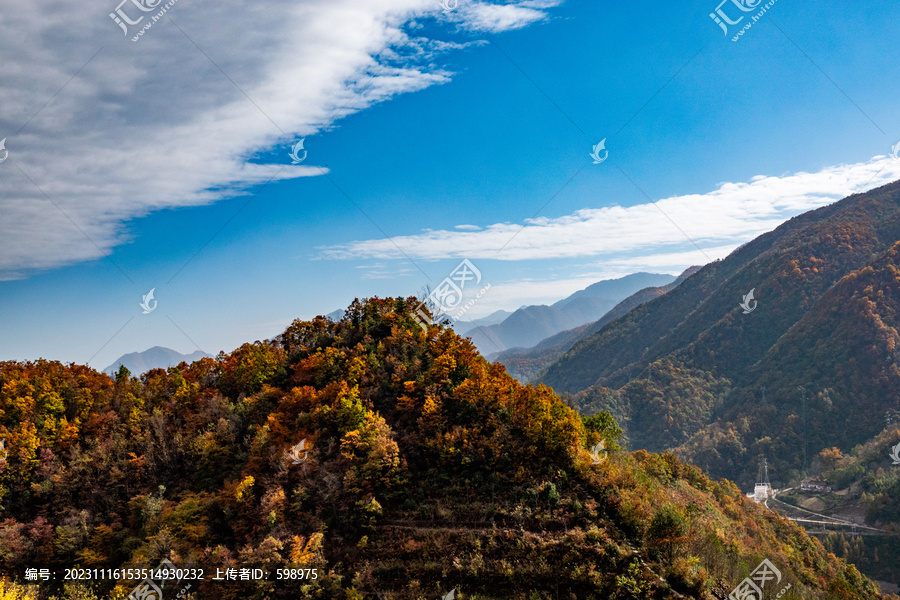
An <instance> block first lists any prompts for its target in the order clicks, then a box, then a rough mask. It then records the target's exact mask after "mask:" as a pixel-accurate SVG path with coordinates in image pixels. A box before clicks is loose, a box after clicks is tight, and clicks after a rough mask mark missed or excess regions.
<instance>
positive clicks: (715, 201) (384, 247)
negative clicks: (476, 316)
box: [321, 156, 900, 266]
mask: <svg viewBox="0 0 900 600" xmlns="http://www.w3.org/2000/svg"><path fill="white" fill-rule="evenodd" d="M897 178H900V161H898V160H895V159H892V158H888V157H884V156H877V157H874V158H873V159H872V160H870V161H868V162H863V163H856V164H851V165H838V166H833V167H828V168H826V169H822V170H821V171H818V172H816V173H805V172H801V173H794V174H790V175H783V176H779V177H774V176H757V177H754V178H753V179H751V180H750V181H749V182H745V183H744V182H738V183H722V184H720V185H719V186H718V187H717V188H716V189H715V190H713V191H711V192H708V193H705V194H690V195H684V196H673V197H669V198H663V199H661V200H659V201H658V202H656V203H655V205H654V204H653V203H649V202H648V203H644V204H637V205H634V206H630V207H627V208H626V207H622V206H611V207H605V208H586V209H583V210H579V211H576V212H575V213H573V214H570V215H566V216H563V217H558V218H546V217H541V218H536V219H527V220H526V221H525V222H524V223H522V224H516V223H497V224H494V225H490V226H487V227H485V228H484V229H482V230H480V231H470V230H468V228H469V226H463V227H457V228H455V229H456V230H437V231H426V232H424V233H420V234H414V235H407V236H398V237H394V238H393V239H391V240H384V239H372V240H361V241H354V242H350V243H348V244H343V245H336V246H329V247H325V248H321V255H322V256H323V257H324V258H333V259H360V258H366V259H373V258H374V259H391V258H401V257H402V256H403V255H402V254H401V253H400V250H401V249H402V251H403V253H405V255H407V256H410V257H412V258H414V259H415V258H420V259H425V260H428V259H442V258H469V259H497V260H506V261H516V260H536V259H551V258H574V257H592V256H597V257H599V256H610V257H615V260H616V261H619V262H621V261H623V260H624V261H626V262H630V264H631V265H632V266H638V265H643V266H652V265H654V264H657V265H659V266H663V265H664V264H668V265H670V266H674V265H678V266H688V265H690V264H696V263H697V262H705V260H701V261H698V259H703V258H704V256H709V257H710V258H718V257H721V256H722V255H724V254H727V253H728V251H730V250H732V249H734V248H736V247H737V246H739V245H740V244H742V243H745V242H747V241H749V240H751V239H753V238H754V237H756V236H758V235H760V234H762V233H764V232H766V231H770V230H772V229H774V228H775V227H777V226H778V225H780V224H781V223H783V222H784V221H785V220H787V219H788V218H790V217H792V216H794V215H796V214H799V213H801V212H804V211H807V210H810V209H813V208H817V207H820V206H824V205H827V204H830V203H832V202H834V201H836V200H839V199H840V198H843V197H845V196H847V195H850V194H852V193H856V192H862V191H865V190H867V189H872V188H874V187H877V186H880V185H884V184H885V183H888V182H890V181H893V180H895V179H897ZM673 221H674V223H676V224H677V225H678V226H677V227H676V226H675V225H673V223H672V222H673ZM694 244H696V245H697V246H700V247H701V248H703V252H699V251H696V249H692V248H693V245H694ZM704 253H705V255H704ZM723 253H724V254H723ZM712 254H716V255H719V256H713V255H712ZM673 255H677V256H673ZM667 256H668V258H666V257H667ZM623 257H631V258H623ZM641 257H652V259H650V258H641ZM690 257H693V258H690ZM684 258H690V260H686V261H684V262H682V260H683V259H684Z"/></svg>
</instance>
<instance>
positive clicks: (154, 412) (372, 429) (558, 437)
mask: <svg viewBox="0 0 900 600" xmlns="http://www.w3.org/2000/svg"><path fill="white" fill-rule="evenodd" d="M417 303H418V302H417V301H416V300H415V299H414V298H408V299H401V298H397V299H372V300H366V301H358V302H355V303H354V304H353V305H351V306H350V307H349V309H348V310H347V311H346V313H345V315H344V317H343V318H342V319H341V320H340V321H338V322H334V321H331V320H329V319H326V318H324V317H319V318H317V319H315V320H313V321H311V322H304V321H295V322H294V323H293V324H292V325H291V326H289V327H288V328H287V329H286V330H285V332H284V333H283V334H282V335H281V336H279V338H278V339H276V340H272V341H267V342H255V343H248V344H244V345H243V346H241V347H240V348H238V349H237V350H235V351H234V352H232V353H231V354H220V355H219V356H218V357H216V358H215V359H213V358H204V359H201V360H199V361H196V362H194V363H192V364H186V363H182V364H181V365H179V366H178V367H173V368H170V369H168V370H166V371H164V370H161V369H157V370H154V371H150V372H148V373H147V374H145V375H144V376H143V377H141V378H140V379H137V378H134V377H131V376H130V374H129V373H128V372H127V371H126V370H124V369H123V370H120V372H119V373H118V374H117V376H116V377H115V378H114V379H111V378H109V377H108V376H106V375H104V374H101V373H98V372H96V371H94V370H92V369H90V368H88V367H85V366H79V365H62V364H60V363H56V362H48V361H38V362H33V363H17V362H6V363H0V439H2V440H3V441H4V444H5V451H0V459H2V458H4V454H5V460H0V573H2V576H3V578H5V580H6V582H5V583H3V584H0V585H2V586H3V589H6V591H5V592H4V591H0V598H19V597H26V598H36V597H38V596H40V597H42V598H46V597H48V596H49V595H51V594H52V595H55V597H57V598H79V599H90V598H105V597H111V596H115V597H123V596H124V595H126V594H127V593H128V592H129V591H131V589H132V588H134V587H135V585H136V583H135V582H134V581H124V580H121V579H120V580H119V581H109V580H106V581H100V582H93V583H90V582H84V581H83V582H81V583H79V584H77V585H76V584H75V583H73V582H68V583H66V582H65V581H63V579H62V578H63V573H64V571H65V569H66V568H70V567H76V566H78V567H83V568H90V569H103V568H110V569H112V568H119V567H133V568H150V567H155V566H157V565H158V564H159V563H160V561H161V560H163V559H167V560H169V561H171V563H172V564H174V565H176V566H177V567H178V568H189V567H197V568H205V569H207V570H210V569H212V570H214V569H215V568H222V569H224V568H238V569H239V568H251V567H254V568H260V569H264V570H265V572H266V573H270V574H271V577H270V578H269V579H257V580H251V581H237V582H222V581H209V580H206V581H204V582H195V583H194V584H193V586H192V587H191V588H190V589H189V590H187V591H186V593H185V595H183V596H182V598H217V599H221V600H230V599H238V598H240V599H244V598H316V599H323V600H324V599H343V598H347V599H358V600H361V599H364V598H370V599H371V598H376V597H378V598H391V599H400V598H403V599H420V598H435V599H437V598H441V597H445V596H446V595H447V594H448V593H449V592H450V591H451V590H455V597H456V598H459V599H462V600H468V599H470V598H472V599H474V598H481V599H485V598H503V599H506V598H509V599H512V598H523V599H524V598H528V599H537V598H548V599H549V598H553V599H558V598H565V599H577V600H582V599H585V600H588V599H598V600H599V599H604V600H606V599H608V598H616V599H631V598H685V597H689V598H720V599H721V598H725V597H727V595H728V594H729V592H730V591H731V590H732V589H733V588H735V586H737V585H738V584H739V583H740V582H741V581H742V580H743V579H744V578H745V577H747V576H748V575H749V574H750V573H751V571H753V570H754V569H755V568H756V567H757V565H759V564H760V563H761V561H762V560H763V559H767V560H768V561H770V563H771V564H772V565H774V566H776V567H777V569H778V570H779V572H780V575H781V577H780V580H779V582H778V585H779V587H778V588H777V589H774V588H773V590H772V593H773V594H775V593H776V592H778V590H780V589H785V588H786V591H785V592H784V593H783V594H782V595H781V598H783V599H785V600H789V599H791V598H809V599H813V598H817V599H821V598H826V599H838V598H840V599H848V598H872V599H874V598H878V597H879V595H878V594H877V592H876V589H875V587H874V586H873V585H872V584H871V583H870V582H868V581H867V580H866V579H865V578H864V577H862V576H861V575H860V574H859V572H858V571H857V570H856V568H854V567H852V566H848V565H847V564H846V563H844V562H842V561H841V560H839V559H837V558H835V557H834V556H833V555H830V554H829V553H827V552H825V551H824V549H823V548H822V546H821V544H819V542H817V541H816V540H814V539H811V538H809V537H808V536H807V535H806V533H805V532H804V531H803V530H802V529H801V528H799V527H797V526H795V525H793V524H791V523H790V522H788V521H785V520H783V519H781V518H780V517H778V516H777V515H775V514H774V513H771V512H769V511H767V510H765V509H764V508H762V507H760V506H757V505H755V504H753V503H752V502H749V501H748V500H747V499H746V498H744V497H743V495H742V494H741V492H740V490H738V488H737V487H736V486H734V485H733V484H731V483H729V482H727V481H721V482H713V481H711V480H710V479H708V478H707V477H706V476H705V475H704V474H703V473H702V472H701V471H700V470H699V469H697V468H695V467H691V466H687V465H685V464H682V463H681V462H679V461H678V459H676V458H675V457H674V456H673V455H672V454H668V453H667V454H648V453H646V452H643V451H639V452H635V453H625V452H623V451H621V449H620V447H619V445H618V443H617V442H618V440H619V436H620V433H621V430H619V428H618V427H617V426H616V423H615V421H614V420H613V419H612V418H611V417H610V416H609V415H607V414H602V413H601V414H599V415H597V416H595V417H592V418H584V417H579V416H578V414H577V413H575V412H574V411H573V410H572V409H571V408H569V407H568V406H566V405H565V404H564V403H563V402H561V401H560V400H559V399H558V398H557V397H556V396H555V395H554V394H553V393H552V392H551V391H550V390H549V389H547V388H544V387H529V386H523V385H520V384H519V383H518V382H516V381H515V380H514V379H513V378H512V377H510V376H509V375H508V374H507V373H506V372H505V370H504V368H503V367H502V366H501V365H498V364H493V365H492V364H489V363H487V362H486V361H485V360H484V359H483V358H481V357H480V356H479V355H478V354H477V352H476V351H475V349H474V347H473V346H472V344H471V343H470V342H469V341H467V340H465V339H464V338H460V337H459V336H457V335H456V334H455V333H453V332H452V331H451V330H448V329H444V328H442V327H439V326H435V327H431V328H430V329H429V330H428V332H427V333H425V332H423V331H422V330H421V329H420V327H419V325H418V323H417V322H416V321H415V320H414V318H413V314H412V311H413V310H414V309H415V307H416V305H417ZM301 442H303V443H302V444H301ZM600 442H602V443H603V445H604V446H605V448H603V447H602V446H598V444H599V443H600ZM588 449H592V451H591V452H589V451H588ZM28 568H47V569H52V570H54V571H55V572H56V573H57V577H56V579H55V580H50V581H47V582H41V583H38V584H35V583H34V582H26V581H24V574H25V572H26V569H28ZM285 568H292V569H295V570H296V569H306V570H307V571H306V572H307V573H309V572H310V570H312V569H315V572H316V574H317V577H316V578H315V579H304V580H294V581H276V580H275V573H276V572H277V569H285ZM207 577H208V576H207ZM13 580H15V581H17V582H18V583H11V582H12V581H13ZM26 583H27V584H28V585H27V586H25V587H20V586H23V585H24V584H26ZM788 586H789V587H788ZM169 589H170V588H166V590H167V591H166V594H167V595H166V598H169V597H170V596H169V595H168V594H169V592H168V590H169ZM176 589H178V588H176ZM767 593H768V588H767ZM4 594H6V595H5V596H4ZM172 597H174V596H172Z"/></svg>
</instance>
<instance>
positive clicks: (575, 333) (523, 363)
mask: <svg viewBox="0 0 900 600" xmlns="http://www.w3.org/2000/svg"><path fill="white" fill-rule="evenodd" d="M699 270H700V267H696V266H695V267H690V268H688V269H686V270H685V271H684V272H683V273H682V274H681V275H679V276H678V278H677V279H675V281H673V282H672V283H669V284H667V285H663V286H654V287H647V288H644V289H642V290H639V291H637V292H635V293H634V294H632V295H631V296H629V297H628V298H625V299H624V300H622V301H621V302H619V303H618V304H617V305H616V306H615V307H613V309H612V310H610V311H609V312H607V313H606V314H604V315H603V316H602V317H600V319H598V320H597V321H594V322H592V323H585V324H584V325H580V326H578V327H575V328H573V329H567V330H565V331H561V332H559V333H557V334H555V335H552V336H550V337H548V338H546V339H544V340H542V341H541V342H540V343H538V344H537V345H535V346H533V347H531V348H510V349H509V350H506V351H504V352H500V353H498V354H495V355H493V356H491V357H490V358H491V359H492V360H494V361H496V362H499V363H501V364H503V365H504V366H505V367H506V370H507V371H508V372H509V374H510V375H512V376H513V377H515V378H516V379H518V380H519V381H521V382H523V383H524V382H527V381H529V380H530V379H531V378H532V377H534V376H535V375H537V374H538V373H539V372H540V371H541V370H542V369H544V368H545V367H547V366H548V365H550V364H551V363H553V362H554V361H556V360H557V359H559V357H561V356H562V355H563V354H564V353H565V352H566V351H567V350H569V348H571V347H572V346H574V345H575V344H576V343H577V342H578V341H580V340H582V339H584V338H586V337H588V336H590V335H592V334H594V333H596V332H598V331H600V330H601V329H602V328H603V326H604V325H606V324H607V323H609V322H610V321H613V320H615V319H617V318H619V317H621V316H622V315H624V314H626V313H627V312H628V311H630V310H631V309H633V308H635V307H637V306H640V305H641V304H643V303H645V302H649V301H650V300H653V299H654V298H658V297H659V296H662V295H663V294H665V293H668V292H670V291H672V290H673V289H675V288H676V287H678V285H679V284H680V283H681V282H682V281H684V280H685V279H687V278H688V277H690V276H691V275H693V274H694V273H696V272H697V271H699ZM573 295H574V294H573ZM570 298H571V296H570Z"/></svg>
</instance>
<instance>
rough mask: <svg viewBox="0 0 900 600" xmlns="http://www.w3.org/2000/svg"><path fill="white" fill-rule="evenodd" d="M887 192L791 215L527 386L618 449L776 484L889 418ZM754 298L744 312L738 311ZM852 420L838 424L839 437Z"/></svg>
mask: <svg viewBox="0 0 900 600" xmlns="http://www.w3.org/2000/svg"><path fill="white" fill-rule="evenodd" d="M898 240H900V183H893V184H890V185H887V186H884V187H881V188H878V189H875V190H872V191H870V192H868V193H865V194H857V195H853V196H850V197H848V198H845V199H843V200H841V201H839V202H836V203H834V204H832V205H829V206H826V207H824V208H820V209H817V210H814V211H810V212H807V213H804V214H802V215H800V216H797V217H795V218H793V219H791V220H789V221H788V222H786V223H784V224H783V225H781V226H780V227H778V228H777V229H775V230H774V231H772V232H769V233H766V234H764V235H762V236H760V237H758V238H756V239H755V240H753V241H751V242H750V243H748V244H745V245H744V246H742V247H740V248H738V249H737V250H735V251H734V252H733V253H732V254H731V255H729V256H728V257H727V258H725V259H724V260H720V261H715V262H713V263H711V264H709V265H706V266H705V267H703V268H702V269H700V270H699V271H697V272H696V273H694V274H693V275H691V276H690V277H688V278H687V279H686V280H685V281H684V282H683V283H681V284H680V285H679V286H678V287H677V288H675V289H674V290H672V291H670V292H668V293H666V294H664V295H662V296H660V297H658V298H656V299H654V300H652V301H649V302H646V303H644V304H641V305H639V306H637V307H636V308H634V309H632V310H631V311H629V312H628V313H627V314H625V315H624V316H621V317H619V318H618V319H615V320H613V321H612V322H609V323H607V324H606V325H605V326H604V327H603V328H601V329H600V330H599V331H597V332H596V333H594V334H592V335H590V336H589V337H587V338H585V339H582V340H580V341H578V342H577V343H575V344H574V345H573V346H572V347H571V348H570V349H569V350H568V351H567V352H566V353H565V354H563V356H561V357H560V358H559V359H558V360H556V361H555V362H553V363H552V364H550V365H549V366H548V367H547V368H546V369H545V370H544V371H543V372H541V373H540V374H539V375H537V376H535V378H534V381H536V382H538V381H539V382H541V383H545V384H547V385H549V386H551V387H552V388H553V389H554V390H556V391H557V392H559V393H568V394H573V395H574V396H575V397H574V400H573V402H574V405H575V406H577V407H579V408H580V409H581V410H584V411H586V412H588V413H589V414H590V413H591V412H592V411H596V410H600V409H602V410H608V411H610V412H611V413H612V414H614V415H615V416H616V417H617V418H618V419H619V420H620V422H621V423H622V424H623V426H624V427H625V430H626V432H627V434H628V437H629V440H630V443H631V447H633V448H646V449H648V450H651V451H661V450H665V449H670V448H671V449H675V450H676V452H677V453H678V455H679V456H681V457H682V458H684V459H686V460H689V461H691V462H692V463H694V464H697V465H699V466H701V467H702V468H704V469H706V470H708V471H709V472H710V473H711V474H712V475H713V476H717V477H723V476H724V477H728V478H730V479H734V480H736V481H738V482H740V483H742V484H743V485H751V484H752V483H753V481H754V477H755V475H756V463H757V457H758V456H759V455H761V454H765V455H766V456H767V457H769V462H770V465H771V466H772V473H773V477H774V478H777V480H778V481H780V482H782V483H786V482H788V481H796V480H798V479H799V478H800V477H802V476H803V474H804V473H806V472H808V470H809V468H810V463H811V461H812V459H813V458H814V457H815V455H816V454H817V453H818V452H819V451H820V450H822V449H824V448H830V447H837V448H839V449H841V450H843V451H845V452H847V451H849V450H850V449H851V448H852V447H854V446H855V445H857V444H861V443H864V442H865V441H867V440H868V439H870V438H872V437H873V436H874V435H876V434H877V433H878V432H880V431H881V429H882V428H883V423H882V417H883V414H884V412H885V411H886V410H888V409H897V408H900V392H898V390H900V369H898V365H897V358H898V343H900V335H898V329H897V328H898V327H900V323H898V314H900V270H898V260H897V259H898V253H900V245H898ZM751 290H754V291H755V298H756V303H755V304H753V305H752V307H751V308H753V310H752V311H747V310H745V309H744V308H743V307H742V306H740V304H741V302H742V300H743V298H744V297H745V296H746V295H747V294H748V292H750V291H751ZM848 424H852V426H848Z"/></svg>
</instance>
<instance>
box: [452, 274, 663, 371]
mask: <svg viewBox="0 0 900 600" xmlns="http://www.w3.org/2000/svg"><path fill="white" fill-rule="evenodd" d="M674 279H675V277H673V276H672V275H662V274H656V273H634V274H631V275H627V276H625V277H621V278H619V279H609V280H605V281H598V282H597V283H594V284H592V285H590V286H588V287H587V288H585V289H583V290H579V291H577V292H575V293H574V294H572V295H570V296H568V297H566V298H563V299H562V300H559V301H558V302H555V303H553V304H551V305H549V306H547V305H543V304H542V305H532V306H524V307H522V308H519V309H518V310H516V311H514V312H513V313H512V314H510V315H508V316H506V317H505V318H504V319H503V320H502V321H500V322H499V323H496V324H481V323H478V324H477V325H478V326H475V327H471V328H469V329H465V330H461V331H460V332H461V333H464V334H465V335H467V336H469V337H470V338H471V339H472V343H473V344H475V346H476V347H477V348H478V349H479V350H480V351H481V352H482V353H484V354H485V355H486V356H488V358H493V355H494V354H495V353H497V352H502V351H504V350H507V349H509V348H516V347H522V348H528V347H531V346H534V345H535V344H537V343H539V342H541V341H542V340H544V339H546V338H548V337H550V336H552V335H555V334H557V333H560V332H561V331H565V330H567V329H571V328H573V327H578V326H580V325H584V324H585V323H592V322H594V321H596V320H597V319H599V318H601V317H602V316H603V315H604V314H606V313H607V312H609V311H610V310H611V309H612V308H614V307H615V306H616V305H617V304H618V303H619V302H621V301H622V300H624V299H625V298H627V297H629V296H631V295H632V294H634V293H635V292H637V291H638V290H641V289H643V288H646V287H651V286H663V285H668V284H670V283H672V281H674ZM497 316H498V315H497V313H495V314H494V315H492V318H496V317H497Z"/></svg>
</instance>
